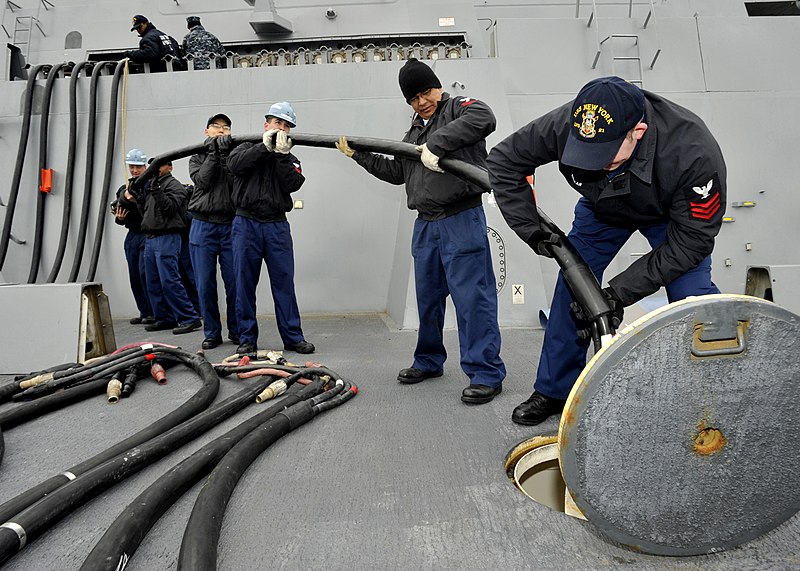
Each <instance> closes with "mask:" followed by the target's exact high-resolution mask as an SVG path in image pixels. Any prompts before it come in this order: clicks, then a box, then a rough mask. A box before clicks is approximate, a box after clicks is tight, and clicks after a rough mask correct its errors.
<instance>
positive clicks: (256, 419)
mask: <svg viewBox="0 0 800 571" xmlns="http://www.w3.org/2000/svg"><path fill="white" fill-rule="evenodd" d="M321 391H322V383H321V382H319V381H315V382H313V383H311V384H309V385H298V384H293V385H291V386H290V387H289V389H288V390H287V391H286V393H285V396H284V398H283V399H282V400H281V401H279V402H277V403H276V404H273V405H272V406H270V407H269V408H267V409H266V410H264V411H262V412H260V413H258V414H256V415H255V416H253V417H251V418H249V419H248V420H246V421H244V422H242V423H241V424H240V425H239V426H237V427H235V428H233V429H232V430H229V431H228V432H226V433H225V434H223V435H222V436H220V437H219V438H217V439H215V440H213V441H212V442H209V443H208V444H206V445H204V446H203V447H202V448H200V449H199V450H198V451H197V452H195V453H194V454H192V455H191V456H189V457H188V458H186V459H185V460H183V461H181V462H180V463H179V464H177V465H176V466H174V467H173V468H172V469H170V470H169V471H168V472H166V473H164V475H163V476H161V477H160V478H158V479H157V480H156V481H155V482H153V483H152V484H151V485H150V486H149V487H148V488H147V489H146V490H145V491H144V492H142V493H141V494H140V495H139V496H137V497H136V499H134V500H133V501H132V502H131V503H130V504H129V505H128V506H127V507H126V508H125V510H124V511H123V512H122V513H121V514H120V515H119V516H118V517H117V519H115V520H114V522H113V523H112V524H111V526H109V528H108V530H106V532H105V533H104V534H103V537H101V538H100V541H98V542H97V544H96V545H95V546H94V548H93V549H92V551H91V553H89V556H88V557H87V558H86V560H85V561H84V562H83V565H82V566H81V570H82V571H93V570H95V569H114V568H116V567H117V565H118V563H119V562H120V561H121V560H122V558H130V557H131V556H132V555H133V554H134V553H135V552H136V549H137V548H138V547H139V545H140V544H141V542H142V540H143V539H144V537H145V536H146V535H147V533H148V531H150V528H152V526H153V524H154V523H155V522H156V521H157V520H158V518H160V517H161V516H162V515H163V514H164V512H166V511H167V509H168V508H169V507H170V506H172V505H173V504H174V503H175V502H176V501H178V499H179V498H180V497H181V496H182V495H183V494H184V493H185V492H186V491H187V490H189V488H191V487H192V486H193V485H194V484H195V483H197V482H198V481H199V480H200V478H202V477H203V476H205V475H206V474H207V473H208V472H210V471H211V469H212V468H213V467H214V466H215V465H216V464H217V462H219V460H220V459H221V458H222V457H223V456H224V455H225V454H226V453H227V452H228V451H229V450H230V449H231V448H233V446H234V445H235V444H236V443H237V442H239V441H240V440H241V439H242V438H244V437H245V436H246V435H247V434H249V433H250V432H252V431H253V430H254V429H256V428H257V427H258V426H260V425H261V424H263V423H264V422H266V421H267V420H269V419H270V418H272V417H274V416H275V415H276V414H278V413H279V412H281V411H282V410H285V409H286V408H288V407H290V406H292V405H294V404H296V403H298V402H301V401H304V400H306V399H308V398H310V397H313V396H315V395H317V394H319V393H320V392H321Z"/></svg>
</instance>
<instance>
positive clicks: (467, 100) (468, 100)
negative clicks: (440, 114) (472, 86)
mask: <svg viewBox="0 0 800 571" xmlns="http://www.w3.org/2000/svg"><path fill="white" fill-rule="evenodd" d="M476 101H477V99H472V98H470V97H465V98H464V99H462V100H461V107H466V106H467V105H472V104H473V103H475V102H476Z"/></svg>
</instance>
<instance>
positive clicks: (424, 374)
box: [397, 367, 444, 385]
mask: <svg viewBox="0 0 800 571" xmlns="http://www.w3.org/2000/svg"><path fill="white" fill-rule="evenodd" d="M443 374H444V371H441V370H439V371H423V370H422V369H417V368H416V367H409V368H408V369H403V370H401V371H400V372H399V373H398V374H397V380H398V381H400V382H401V383H405V384H407V385H413V384H414V383H418V382H420V381H424V380H425V379H433V378H436V377H441V376H442V375H443Z"/></svg>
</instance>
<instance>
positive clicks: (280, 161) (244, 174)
mask: <svg viewBox="0 0 800 571" xmlns="http://www.w3.org/2000/svg"><path fill="white" fill-rule="evenodd" d="M228 169H230V171H231V174H232V175H233V205H234V207H235V208H236V214H237V215H239V216H246V217H247V218H253V219H254V220H258V221H259V222H275V221H278V220H286V213H287V212H289V211H290V210H291V209H292V207H293V206H294V200H292V197H291V193H292V192H295V191H296V190H298V189H299V188H300V187H301V186H303V183H304V182H305V180H306V178H305V177H304V176H303V170H302V168H301V167H300V161H299V160H298V159H297V157H295V156H294V155H293V154H291V153H288V154H285V155H284V154H282V153H270V152H269V151H267V148H266V147H265V146H264V145H263V144H261V143H242V144H240V145H238V146H237V147H236V148H235V149H233V150H232V151H231V154H230V155H229V156H228Z"/></svg>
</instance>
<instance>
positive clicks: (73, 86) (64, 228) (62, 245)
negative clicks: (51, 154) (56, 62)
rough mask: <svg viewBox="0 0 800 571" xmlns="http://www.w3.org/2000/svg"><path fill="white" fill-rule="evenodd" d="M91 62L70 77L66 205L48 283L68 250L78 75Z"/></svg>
mask: <svg viewBox="0 0 800 571" xmlns="http://www.w3.org/2000/svg"><path fill="white" fill-rule="evenodd" d="M89 64H90V62H88V61H82V62H79V63H77V64H75V66H74V67H73V68H72V71H71V72H70V77H69V142H68V143H67V170H66V174H65V175H64V205H63V210H62V213H61V232H60V233H59V238H58V248H57V249H56V255H55V259H54V260H53V267H52V268H51V269H50V274H49V275H48V276H47V283H49V284H51V283H54V282H55V281H56V278H57V277H58V272H60V271H61V263H62V262H63V261H64V252H66V250H67V236H68V234H69V219H70V215H71V214H72V189H73V187H74V186H75V185H74V178H75V150H76V147H77V138H78V77H79V76H80V74H81V72H82V71H83V69H84V68H85V67H86V66H88V65H89Z"/></svg>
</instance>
